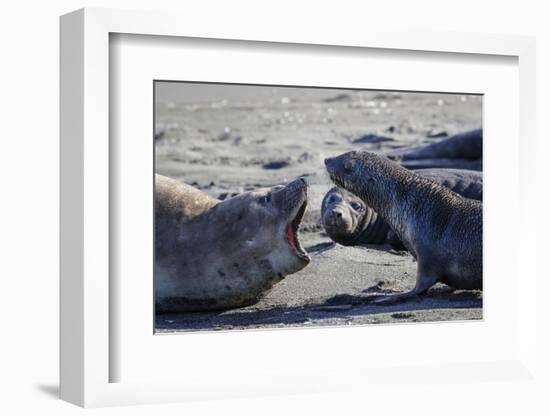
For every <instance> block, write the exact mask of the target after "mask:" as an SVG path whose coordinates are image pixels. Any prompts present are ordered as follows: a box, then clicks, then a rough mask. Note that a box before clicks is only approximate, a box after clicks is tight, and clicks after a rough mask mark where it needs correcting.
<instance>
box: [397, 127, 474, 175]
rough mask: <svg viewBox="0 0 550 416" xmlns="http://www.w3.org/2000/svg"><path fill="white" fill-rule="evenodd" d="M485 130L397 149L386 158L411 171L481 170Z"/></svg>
mask: <svg viewBox="0 0 550 416" xmlns="http://www.w3.org/2000/svg"><path fill="white" fill-rule="evenodd" d="M482 154H483V130H482V129H477V130H471V131H467V132H464V133H460V134H456V135H454V136H451V137H447V138H445V139H443V140H441V141H438V142H435V143H430V144H427V145H424V146H418V147H413V148H412V149H411V148H407V149H397V150H393V151H391V152H389V153H388V154H387V155H386V156H388V157H389V158H390V159H393V160H397V161H400V162H401V164H402V165H403V166H405V167H407V168H409V169H426V168H455V169H472V170H481V167H482V164H481V159H482Z"/></svg>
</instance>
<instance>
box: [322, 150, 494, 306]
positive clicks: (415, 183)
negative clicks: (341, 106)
mask: <svg viewBox="0 0 550 416" xmlns="http://www.w3.org/2000/svg"><path fill="white" fill-rule="evenodd" d="M325 165H326V167H327V170H328V172H329V175H330V177H331V179H332V180H333V181H334V182H335V183H336V185H338V186H340V187H342V188H344V189H346V190H347V191H349V192H352V193H353V194H355V195H357V196H359V197H360V198H361V199H362V200H363V202H364V203H365V204H366V205H368V206H370V207H372V208H373V209H374V210H375V211H376V212H377V213H378V214H379V215H380V216H381V217H382V218H383V219H384V220H385V221H386V222H387V223H388V224H389V225H390V227H391V228H392V230H393V231H394V232H395V233H396V235H397V236H398V237H399V239H400V240H401V241H402V242H403V244H404V245H405V247H406V248H407V249H408V250H409V251H410V252H411V253H412V255H413V256H414V257H415V258H416V259H417V261H418V270H417V279H416V286H415V288H414V289H413V290H411V291H410V292H407V293H405V294H400V295H394V296H391V297H390V298H386V299H382V302H385V301H390V302H391V301H398V300H404V299H408V298H410V297H411V296H416V295H419V294H422V293H424V292H426V291H427V290H428V289H429V288H430V287H431V286H432V285H434V284H435V283H437V282H443V283H446V284H447V285H449V286H451V287H454V288H457V289H481V288H482V234H483V228H482V203H481V202H480V201H476V200H473V199H469V198H464V197H462V196H460V195H459V194H457V193H455V192H453V191H451V190H450V189H448V188H446V187H445V186H443V185H441V184H439V183H437V182H435V181H433V180H430V179H427V178H425V177H423V176H420V175H419V174H417V173H414V172H412V171H409V170H408V169H406V168H403V167H402V166H400V165H398V164H397V163H395V162H392V161H390V160H389V159H387V158H384V157H380V156H378V155H375V154H373V153H369V152H349V153H345V154H343V155H340V156H338V157H335V158H329V159H326V160H325Z"/></svg>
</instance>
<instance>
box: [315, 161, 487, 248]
mask: <svg viewBox="0 0 550 416" xmlns="http://www.w3.org/2000/svg"><path fill="white" fill-rule="evenodd" d="M415 173H417V174H418V175H421V176H423V177H425V178H428V179H431V180H433V181H435V182H437V183H439V184H441V185H443V186H445V187H447V188H449V189H450V190H452V191H454V192H456V193H458V194H460V195H462V196H464V197H466V198H471V199H477V200H480V201H481V200H482V199H483V175H482V173H481V172H477V171H472V170H461V169H422V170H418V171H416V172H415ZM321 223H322V224H323V227H324V229H325V231H326V233H327V234H328V236H329V237H330V238H331V239H332V240H334V241H336V242H337V243H340V244H342V245H344V246H355V245H360V244H391V245H392V247H393V248H396V249H403V248H404V246H403V243H402V242H401V241H400V240H399V238H398V237H397V235H396V234H395V233H394V232H393V231H392V230H391V228H390V226H389V225H388V224H387V223H386V222H385V221H384V220H383V219H382V217H381V216H379V215H378V214H377V213H376V211H374V210H373V209H372V208H371V207H369V206H368V205H366V204H365V203H364V202H363V201H362V200H361V198H359V197H358V196H356V195H354V194H352V193H350V192H348V191H346V190H345V189H342V188H338V187H333V188H332V189H330V190H329V191H328V192H327V194H326V195H325V197H324V198H323V202H322V203H321Z"/></svg>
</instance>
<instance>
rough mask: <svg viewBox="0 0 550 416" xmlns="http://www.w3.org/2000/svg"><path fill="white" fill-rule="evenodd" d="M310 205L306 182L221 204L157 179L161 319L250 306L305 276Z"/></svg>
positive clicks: (158, 305) (157, 295)
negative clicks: (304, 226)
mask: <svg viewBox="0 0 550 416" xmlns="http://www.w3.org/2000/svg"><path fill="white" fill-rule="evenodd" d="M306 205H307V185H306V183H305V181H304V180H303V179H297V180H295V181H293V182H291V183H289V184H288V185H286V186H275V187H273V188H266V189H259V190H256V191H252V192H246V193H243V194H240V195H238V196H235V197H233V198H230V199H227V200H225V201H219V200H217V199H214V198H212V197H210V196H209V195H207V194H205V193H204V192H202V191H200V190H198V189H196V188H193V187H191V186H189V185H185V184H182V183H180V182H178V181H176V180H173V179H170V178H167V177H164V176H160V175H156V177H155V210H156V212H155V253H156V259H155V260H156V266H155V267H156V269H155V271H156V285H155V303H156V310H157V312H187V311H204V310H213V309H226V308H236V307H240V306H245V305H249V304H252V303H254V302H256V301H257V300H258V299H259V298H260V297H261V295H262V294H264V293H265V292H266V291H268V290H269V289H270V288H271V287H272V286H273V285H274V284H275V283H277V282H278V281H280V280H281V279H283V277H284V276H286V275H289V274H292V273H295V272H297V271H298V270H300V269H302V268H304V267H305V266H306V265H307V264H308V263H309V261H310V259H309V257H308V255H307V253H306V251H305V250H304V249H303V248H302V246H301V245H300V242H299V241H298V227H299V225H300V221H301V219H302V216H303V215H304V212H305V210H306Z"/></svg>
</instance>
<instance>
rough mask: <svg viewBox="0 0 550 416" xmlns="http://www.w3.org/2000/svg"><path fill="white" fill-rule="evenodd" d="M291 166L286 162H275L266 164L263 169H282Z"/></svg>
mask: <svg viewBox="0 0 550 416" xmlns="http://www.w3.org/2000/svg"><path fill="white" fill-rule="evenodd" d="M289 165H290V163H289V162H288V161H286V160H278V161H274V162H268V163H266V164H264V165H263V166H262V167H263V168H264V169H281V168H285V167H287V166H289Z"/></svg>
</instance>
